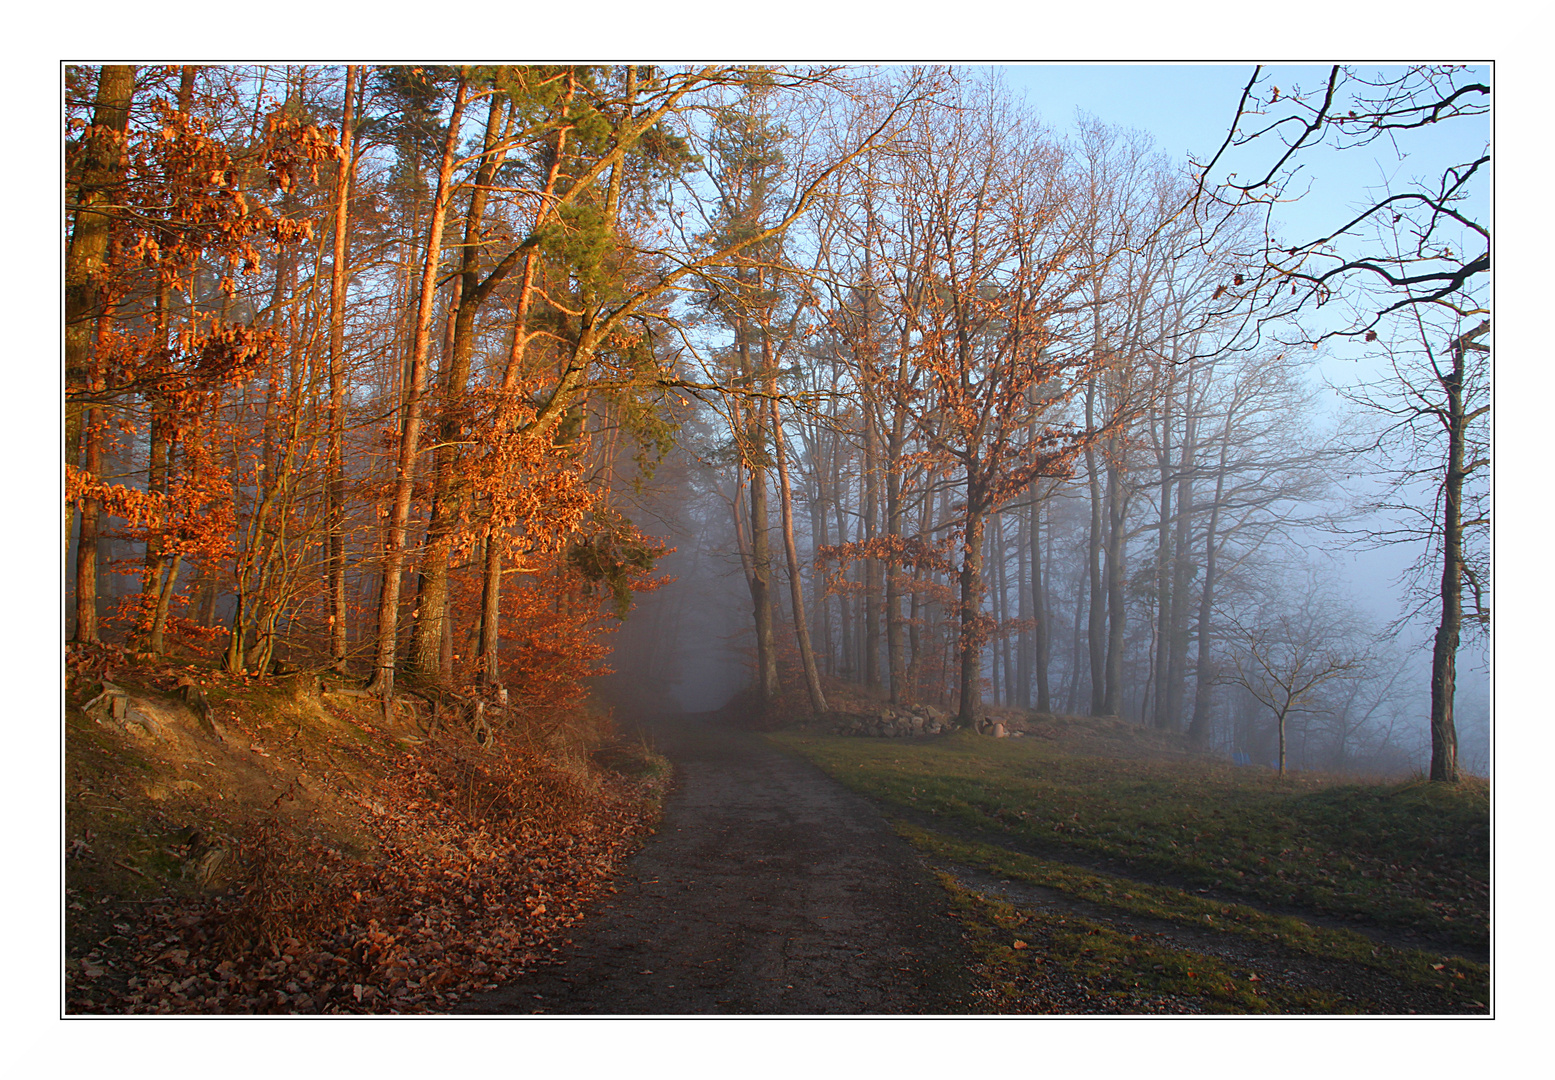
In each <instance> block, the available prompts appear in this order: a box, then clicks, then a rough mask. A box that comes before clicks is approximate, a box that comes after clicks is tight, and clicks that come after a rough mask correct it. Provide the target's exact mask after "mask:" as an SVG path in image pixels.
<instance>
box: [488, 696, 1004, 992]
mask: <svg viewBox="0 0 1555 1080" xmlns="http://www.w3.org/2000/svg"><path fill="white" fill-rule="evenodd" d="M643 730H644V734H646V735H647V736H648V737H649V738H650V739H651V740H652V741H653V743H654V744H655V745H656V747H657V748H658V750H659V751H660V752H661V753H663V754H665V755H666V756H667V757H668V758H670V760H671V761H673V762H674V763H675V767H676V772H677V779H678V784H677V787H676V790H675V791H674V792H673V793H672V795H671V796H670V798H669V801H668V803H667V805H666V807H665V815H664V821H663V823H662V824H661V826H660V829H659V833H658V835H657V836H656V837H655V838H654V839H653V840H651V841H650V842H649V843H648V845H647V846H646V847H645V848H644V849H643V851H642V852H641V853H639V854H638V855H637V856H636V857H635V858H634V859H633V860H632V861H631V863H630V864H629V866H628V868H627V871H626V873H625V874H624V875H623V876H622V877H621V878H620V879H619V880H618V882H617V888H618V890H619V891H618V892H617V893H616V894H615V895H613V896H611V897H610V898H609V899H608V900H606V901H605V902H604V903H602V904H601V905H600V906H599V907H598V908H597V909H596V910H595V911H593V912H592V913H591V914H590V917H589V920H588V922H587V923H586V924H585V926H583V927H582V928H580V932H579V933H578V934H577V935H575V936H574V939H573V945H572V946H571V947H569V948H568V949H567V950H566V951H565V952H564V953H563V954H562V958H561V961H560V962H559V963H557V964H555V965H548V966H546V967H544V968H541V969H539V970H537V971H534V972H531V973H529V974H527V975H526V976H524V977H523V978H521V979H519V980H518V981H516V982H513V983H509V984H508V985H506V986H503V987H502V988H500V989H498V990H495V991H492V992H490V993H488V994H486V995H483V996H481V997H478V998H475V999H472V1000H471V1001H469V1002H467V1003H466V1004H465V1006H464V1007H463V1008H462V1009H461V1010H460V1011H462V1012H469V1013H499V1014H514V1013H525V1014H528V1013H535V1012H544V1013H560V1014H569V1013H571V1014H644V1013H647V1014H657V1015H676V1014H688V1013H735V1014H775V1013H801V1014H810V1013H851V1014H868V1013H965V1012H969V1011H980V1010H978V1007H977V1005H976V1003H975V998H974V996H973V992H972V986H971V983H970V981H969V980H968V979H967V977H966V972H967V970H968V965H969V962H970V957H969V954H968V953H967V951H966V949H965V946H964V945H963V943H962V939H961V930H960V925H959V923H957V922H956V921H955V920H953V919H951V918H948V917H947V916H946V915H945V907H946V897H945V894H944V892H943V890H942V889H941V888H940V887H939V886H938V885H937V884H936V883H935V882H934V880H933V878H932V876H931V872H930V871H929V870H928V868H927V867H926V866H925V865H924V863H923V862H922V860H921V859H920V858H919V857H918V856H917V854H915V853H914V851H913V849H912V848H911V847H909V846H908V845H907V843H906V842H905V841H903V840H902V839H901V838H899V837H898V836H897V835H896V834H895V833H894V832H893V831H892V830H891V828H890V826H889V825H887V824H886V822H885V820H884V819H883V818H882V817H881V816H880V813H879V812H878V811H877V810H876V809H875V808H874V807H873V806H872V805H871V804H870V803H869V802H867V801H866V800H865V799H863V798H862V797H860V796H858V795H855V794H853V793H852V792H849V791H847V790H846V789H845V788H843V787H842V786H841V785H839V784H837V783H836V782H834V781H832V780H831V779H830V778H828V777H827V776H826V775H825V774H824V773H822V772H821V771H820V770H819V769H817V768H815V767H814V766H813V765H810V764H809V763H808V762H805V761H802V760H799V759H797V758H794V757H791V756H788V755H786V754H784V753H782V752H781V751H779V750H777V749H775V748H773V747H772V746H770V745H768V744H766V743H765V742H763V741H762V740H760V739H759V738H757V737H755V736H752V735H750V734H747V733H744V732H741V731H737V730H734V729H731V728H730V727H728V726H726V725H724V724H722V723H719V722H718V721H717V720H716V719H714V718H712V717H710V716H706V715H701V716H689V717H676V718H664V719H658V720H655V721H649V722H645V723H644V725H643Z"/></svg>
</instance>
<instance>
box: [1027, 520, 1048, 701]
mask: <svg viewBox="0 0 1555 1080" xmlns="http://www.w3.org/2000/svg"><path fill="white" fill-rule="evenodd" d="M1052 543H1053V533H1052V530H1051V529H1050V530H1049V531H1048V558H1047V559H1046V560H1045V561H1044V559H1043V558H1042V504H1041V503H1037V504H1036V505H1035V506H1033V507H1032V508H1031V608H1032V618H1033V619H1035V620H1036V626H1035V627H1033V629H1032V634H1031V647H1032V667H1033V668H1034V669H1035V674H1036V678H1037V711H1038V712H1043V713H1050V712H1052V711H1053V699H1052V696H1051V687H1050V685H1049V682H1048V669H1049V667H1050V666H1051V658H1050V656H1049V652H1050V648H1051V638H1052V635H1051V633H1050V632H1049V627H1048V603H1047V579H1046V577H1045V576H1044V570H1043V567H1044V562H1045V565H1047V566H1051V565H1052Z"/></svg>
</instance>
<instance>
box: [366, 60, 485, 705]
mask: <svg viewBox="0 0 1555 1080" xmlns="http://www.w3.org/2000/svg"><path fill="white" fill-rule="evenodd" d="M465 92H466V84H465V78H464V76H463V74H462V73H461V75H460V77H459V85H458V89H457V91H456V92H455V95H454V106H453V114H452V116H451V117H450V120H449V124H448V135H447V138H446V139H445V140H444V142H443V157H442V162H441V164H440V165H439V167H438V174H437V191H436V194H435V195H434V197H433V202H432V215H431V217H432V220H431V223H430V225H429V226H428V233H427V254H426V262H425V264H424V266H423V269H422V274H421V295H420V298H419V301H418V306H417V309H416V336H415V340H414V344H413V346H412V350H411V370H410V379H409V382H408V384H407V386H406V392H405V405H404V419H403V423H402V424H401V428H400V445H399V456H398V460H397V461H396V463H395V485H394V502H393V504H392V508H391V511H390V516H389V529H388V543H387V545H386V550H385V552H384V560H383V563H384V572H383V593H382V595H381V596H380V597H379V600H378V649H377V655H376V657H375V658H374V675H373V680H372V683H371V684H370V688H371V689H372V691H373V692H374V693H376V694H378V695H380V696H381V697H383V698H384V699H385V700H388V699H389V698H392V697H393V695H394V654H395V648H396V642H397V638H398V633H397V632H398V622H399V605H400V584H401V579H402V577H403V574H404V569H405V541H406V538H407V536H408V534H409V526H410V501H411V492H412V485H413V484H414V481H415V471H416V451H417V449H418V447H419V446H420V442H421V408H422V401H421V399H422V392H423V390H424V388H425V385H426V371H427V354H428V351H429V348H428V346H429V344H430V341H431V329H432V305H433V300H434V298H435V296H436V289H437V269H438V263H439V261H440V260H441V256H442V250H443V221H444V219H445V218H446V216H447V213H448V204H449V202H450V201H451V200H452V198H453V169H454V155H455V151H456V149H457V147H458V138H459V121H460V120H461V119H462V118H463V116H464V104H465Z"/></svg>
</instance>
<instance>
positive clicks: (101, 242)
mask: <svg viewBox="0 0 1555 1080" xmlns="http://www.w3.org/2000/svg"><path fill="white" fill-rule="evenodd" d="M134 93H135V68H134V67H133V66H131V65H125V64H105V65H104V66H103V68H102V70H101V71H100V72H99V73H98V78H97V101H96V103H95V105H94V106H93V111H92V128H91V133H90V135H89V136H88V137H87V138H86V139H85V140H83V142H82V144H81V147H80V150H79V153H80V162H81V164H80V168H79V170H77V171H76V175H75V177H73V178H71V179H72V180H73V183H72V188H73V191H70V192H68V193H67V194H72V195H74V198H75V204H76V210H75V222H74V224H73V226H72V228H71V231H70V244H69V246H68V247H67V249H66V251H65V386H66V389H67V390H81V389H84V388H86V387H87V385H88V382H89V379H90V374H89V372H88V370H87V363H88V356H89V354H90V352H91V347H92V334H93V333H94V329H95V327H96V325H97V322H98V319H99V317H100V316H101V315H102V313H103V310H104V306H105V304H106V303H107V300H108V298H107V297H106V296H105V295H104V294H103V290H102V286H101V280H100V279H101V277H102V274H103V271H104V270H105V269H106V262H107V257H108V239H109V231H110V224H111V221H112V217H111V214H112V211H111V209H110V206H111V204H112V203H113V201H114V191H113V189H114V188H115V187H116V186H117V185H118V184H119V182H120V180H121V179H122V177H123V173H124V168H123V153H124V149H125V145H124V144H125V133H126V132H127V131H128V130H129V124H130V99H131V98H132V97H133V96H134ZM84 417H85V407H84V406H83V405H82V403H81V402H80V401H72V400H70V398H69V397H68V396H67V397H66V399H65V461H66V462H67V463H68V464H70V465H79V464H80V458H81V427H82V422H83V419H84ZM74 514H75V507H74V505H73V504H72V503H70V502H69V501H66V503H65V504H64V521H65V531H64V540H63V543H64V545H65V547H67V548H68V547H69V546H70V532H71V519H72V517H74Z"/></svg>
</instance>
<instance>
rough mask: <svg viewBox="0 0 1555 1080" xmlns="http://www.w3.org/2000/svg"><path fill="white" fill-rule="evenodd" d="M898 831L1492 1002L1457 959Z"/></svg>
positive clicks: (1050, 883) (1106, 898) (1008, 869)
mask: <svg viewBox="0 0 1555 1080" xmlns="http://www.w3.org/2000/svg"><path fill="white" fill-rule="evenodd" d="M896 829H897V832H899V833H900V834H901V835H902V836H903V837H904V838H905V839H907V840H908V841H909V842H911V843H912V844H913V845H915V846H916V847H918V848H919V849H920V850H922V851H925V852H928V853H929V854H931V855H937V856H940V857H941V858H945V859H950V860H952V861H954V862H956V863H959V864H961V865H964V866H970V867H976V868H978V869H981V870H987V871H989V872H991V873H995V874H998V875H1000V876H1001V877H1004V878H1008V879H1010V880H1012V881H1023V882H1026V883H1028V884H1031V885H1039V886H1043V887H1045V888H1049V889H1055V890H1057V891H1059V892H1062V893H1064V894H1066V895H1068V896H1072V897H1075V898H1076V899H1079V900H1085V901H1087V902H1089V903H1092V904H1096V905H1098V906H1102V907H1108V908H1113V909H1115V910H1118V911H1123V912H1127V913H1129V914H1132V915H1139V916H1144V917H1146V918H1151V919H1160V920H1163V921H1166V922H1172V923H1176V924H1178V925H1181V926H1191V927H1194V928H1196V929H1201V930H1215V931H1219V932H1223V933H1233V934H1241V935H1243V936H1245V937H1249V938H1253V939H1257V940H1261V941H1267V942H1272V943H1276V944H1278V945H1280V946H1281V947H1283V948H1285V949H1288V950H1290V951H1292V952H1295V953H1300V954H1304V955H1307V956H1312V957H1316V958H1319V959H1323V960H1338V961H1342V962H1344V963H1349V964H1356V965H1359V966H1361V967H1367V968H1371V969H1373V970H1376V971H1381V972H1384V973H1386V974H1388V975H1391V976H1393V977H1394V978H1397V979H1399V980H1400V981H1402V982H1405V983H1408V984H1412V985H1415V986H1417V987H1419V988H1421V989H1423V990H1427V991H1429V992H1432V993H1434V994H1445V995H1447V996H1448V998H1449V999H1451V1000H1452V1001H1455V1002H1458V1003H1460V1004H1462V1005H1468V1004H1469V1003H1471V1002H1474V1001H1481V1002H1483V1001H1488V1000H1489V998H1488V997H1487V996H1486V995H1487V994H1488V993H1489V974H1490V973H1489V969H1488V968H1486V967H1485V966H1484V965H1482V964H1476V963H1474V962H1472V961H1469V960H1464V959H1460V958H1452V959H1449V958H1446V957H1442V958H1435V957H1433V956H1431V955H1430V954H1427V953H1424V952H1420V951H1419V950H1415V949H1399V948H1396V947H1394V946H1391V945H1385V944H1378V943H1376V942H1373V941H1371V940H1370V939H1369V938H1366V937H1363V936H1362V935H1360V934H1357V933H1355V932H1354V931H1350V930H1331V929H1328V928H1326V927H1319V926H1313V925H1312V924H1310V923H1307V922H1305V921H1303V920H1301V919H1297V918H1294V917H1291V916H1286V915H1270V914H1267V913H1265V912H1262V911H1259V910H1257V909H1256V908H1251V907H1248V906H1246V905H1244V904H1235V903H1222V902H1218V901H1213V900H1205V899H1202V898H1200V897H1197V896H1194V895H1192V894H1191V893H1186V892H1183V891H1182V890H1181V889H1174V888H1171V887H1170V886H1164V885H1150V884H1146V883H1144V882H1139V881H1133V880H1130V879H1128V878H1122V877H1117V876H1115V875H1112V874H1107V873H1102V872H1100V871H1094V870H1086V869H1082V868H1080V867H1076V866H1072V865H1070V864H1067V863H1061V862H1054V861H1051V860H1048V859H1039V858H1036V857H1034V856H1031V855H1024V854H1021V853H1018V852H1013V851H1009V850H1007V849H1005V848H1001V847H996V846H994V845H991V844H982V843H977V842H975V841H969V840H962V839H959V838H957V837H952V836H946V835H944V834H942V833H936V832H932V831H930V830H927V829H922V828H919V827H917V826H915V825H911V824H908V823H905V822H897V823H896Z"/></svg>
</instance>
